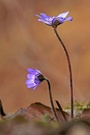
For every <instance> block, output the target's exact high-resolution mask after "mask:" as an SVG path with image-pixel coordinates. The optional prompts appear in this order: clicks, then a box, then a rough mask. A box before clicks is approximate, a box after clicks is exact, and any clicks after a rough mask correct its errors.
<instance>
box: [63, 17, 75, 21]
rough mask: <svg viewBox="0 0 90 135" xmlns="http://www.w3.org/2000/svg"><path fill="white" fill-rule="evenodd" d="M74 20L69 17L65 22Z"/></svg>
mask: <svg viewBox="0 0 90 135" xmlns="http://www.w3.org/2000/svg"><path fill="white" fill-rule="evenodd" d="M72 20H73V18H72V17H68V18H66V19H65V20H64V21H72Z"/></svg>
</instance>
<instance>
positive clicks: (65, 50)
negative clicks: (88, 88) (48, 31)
mask: <svg viewBox="0 0 90 135" xmlns="http://www.w3.org/2000/svg"><path fill="white" fill-rule="evenodd" d="M53 29H54V32H55V34H56V36H57V38H58V40H59V42H60V43H61V45H62V47H63V49H64V52H65V55H66V57H67V62H68V68H69V76H70V91H71V118H73V117H74V114H73V112H74V105H73V79H72V68H71V62H70V57H69V54H68V51H67V49H66V47H65V44H64V43H63V41H62V39H61V38H60V36H59V34H58V32H57V30H56V28H53Z"/></svg>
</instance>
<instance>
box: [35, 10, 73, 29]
mask: <svg viewBox="0 0 90 135" xmlns="http://www.w3.org/2000/svg"><path fill="white" fill-rule="evenodd" d="M68 13H69V11H68V12H64V13H61V14H59V15H58V16H56V17H54V16H53V17H51V16H47V15H46V14H44V13H40V15H36V16H38V17H39V19H38V21H40V22H43V23H45V24H47V25H49V26H52V27H54V28H56V27H57V26H58V25H59V24H62V23H64V22H65V21H72V20H73V18H72V17H67V15H68ZM66 17H67V18H66Z"/></svg>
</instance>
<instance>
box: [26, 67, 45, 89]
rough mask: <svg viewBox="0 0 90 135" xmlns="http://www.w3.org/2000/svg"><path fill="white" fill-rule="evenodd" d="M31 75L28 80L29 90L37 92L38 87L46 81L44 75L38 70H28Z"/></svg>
mask: <svg viewBox="0 0 90 135" xmlns="http://www.w3.org/2000/svg"><path fill="white" fill-rule="evenodd" d="M27 71H28V72H29V74H28V75H27V78H28V80H26V82H25V83H26V85H27V88H33V90H35V89H36V88H37V86H38V85H39V84H40V83H41V82H42V81H43V80H45V78H44V76H43V75H42V73H41V72H40V71H39V70H37V69H32V68H27Z"/></svg>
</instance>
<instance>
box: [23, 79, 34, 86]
mask: <svg viewBox="0 0 90 135" xmlns="http://www.w3.org/2000/svg"><path fill="white" fill-rule="evenodd" d="M25 84H27V85H29V84H34V79H30V80H26V81H25Z"/></svg>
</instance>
